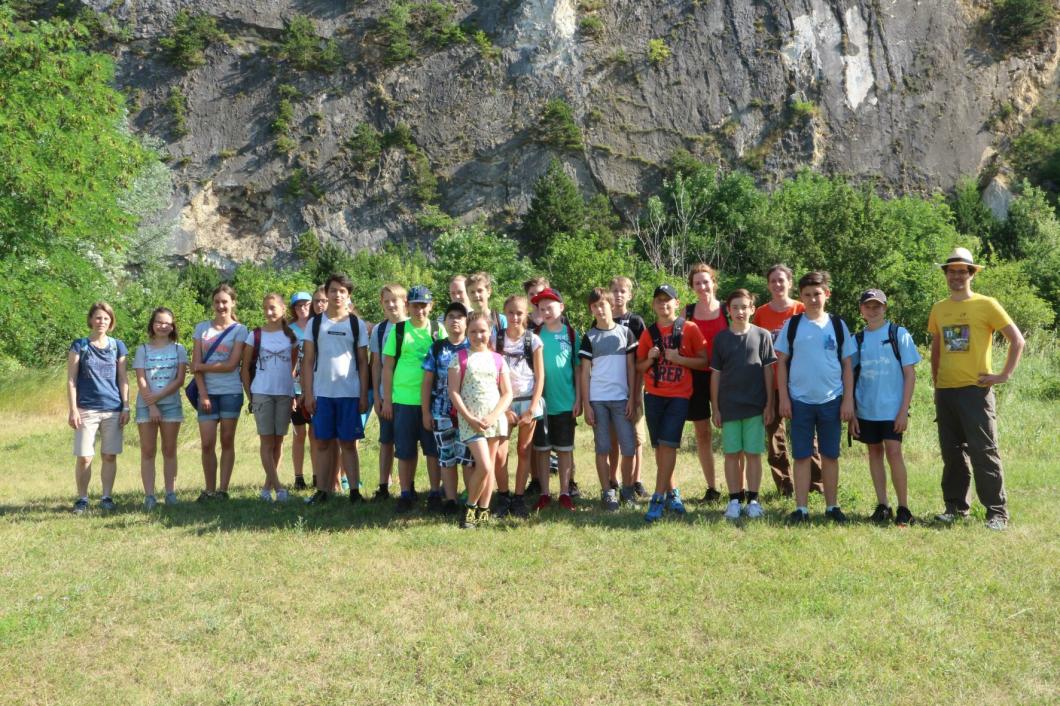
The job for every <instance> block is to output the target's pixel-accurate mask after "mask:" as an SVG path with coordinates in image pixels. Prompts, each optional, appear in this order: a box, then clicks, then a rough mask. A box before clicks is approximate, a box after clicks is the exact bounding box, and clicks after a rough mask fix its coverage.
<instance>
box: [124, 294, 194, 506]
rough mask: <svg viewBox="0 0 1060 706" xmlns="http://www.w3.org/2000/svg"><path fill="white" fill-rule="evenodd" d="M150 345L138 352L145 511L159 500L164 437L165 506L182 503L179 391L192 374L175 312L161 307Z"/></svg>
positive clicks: (138, 411)
mask: <svg viewBox="0 0 1060 706" xmlns="http://www.w3.org/2000/svg"><path fill="white" fill-rule="evenodd" d="M147 335H148V341H147V343H144V344H142V345H141V346H140V347H139V348H137V349H136V356H135V357H134V359H133V370H135V371H136V387H137V389H138V390H139V394H138V395H137V397H136V425H137V428H138V429H139V431H140V477H141V478H142V479H143V483H144V509H146V510H153V509H154V508H155V506H156V505H157V504H158V500H157V499H156V498H155V454H156V452H157V450H158V436H159V434H160V433H161V435H162V476H163V478H164V479H165V484H166V505H176V504H177V494H176V492H175V490H174V487H173V485H174V483H175V482H176V479H177V434H178V433H179V432H180V424H181V422H183V421H184V407H183V405H182V404H181V401H180V388H182V387H184V377H185V375H186V373H187V370H188V352H187V351H186V350H185V349H184V346H182V345H180V344H179V343H177V342H176V341H177V325H176V323H175V322H174V321H173V312H172V311H170V310H169V309H167V308H166V307H164V306H160V307H158V308H157V309H155V310H154V311H152V312H151V320H150V321H149V322H148V323H147Z"/></svg>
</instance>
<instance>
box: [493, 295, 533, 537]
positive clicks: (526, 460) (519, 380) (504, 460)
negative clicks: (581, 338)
mask: <svg viewBox="0 0 1060 706" xmlns="http://www.w3.org/2000/svg"><path fill="white" fill-rule="evenodd" d="M528 309H529V304H528V301H527V298H526V297H523V296H518V295H514V296H511V297H508V299H507V300H506V301H505V302H504V313H505V314H506V315H507V317H508V328H507V329H505V334H504V339H503V341H502V342H501V352H502V354H503V355H504V360H505V362H506V363H507V364H508V367H509V369H510V371H511V372H510V375H511V383H512V397H513V399H512V406H511V407H510V408H509V409H508V411H507V412H506V413H505V416H506V417H507V419H508V428H509V429H515V428H518V429H519V436H518V440H517V442H516V449H517V458H518V463H519V465H518V466H517V467H516V471H515V496H514V497H513V496H512V494H511V492H510V491H509V490H508V440H509V437H508V436H503V437H501V440H500V443H499V444H498V445H497V469H496V478H497V504H496V508H495V510H494V515H495V516H497V517H504V516H505V515H506V514H508V513H509V512H510V513H511V514H512V515H514V516H516V517H527V516H529V514H530V512H529V510H528V509H527V507H526V501H525V498H524V493H525V492H526V481H527V478H528V477H529V476H530V459H531V457H532V456H533V454H534V450H533V444H532V442H533V439H534V429H535V428H536V427H537V420H538V419H540V418H541V416H542V415H543V414H544V406H543V405H542V403H541V396H542V394H543V393H544V389H545V359H544V354H543V353H542V352H541V345H542V343H541V337H540V336H538V335H537V334H536V333H531V332H530V331H528V330H527V328H526V324H527V321H528V319H529V311H528Z"/></svg>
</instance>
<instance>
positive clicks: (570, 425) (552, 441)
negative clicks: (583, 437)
mask: <svg viewBox="0 0 1060 706" xmlns="http://www.w3.org/2000/svg"><path fill="white" fill-rule="evenodd" d="M533 444H534V450H535V451H550V450H553V449H554V450H556V451H573V450H574V413H573V412H561V413H560V414H546V415H545V423H544V424H540V423H538V425H537V427H536V428H535V429H534V439H533Z"/></svg>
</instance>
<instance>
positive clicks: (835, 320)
mask: <svg viewBox="0 0 1060 706" xmlns="http://www.w3.org/2000/svg"><path fill="white" fill-rule="evenodd" d="M828 318H829V320H831V322H832V331H833V332H834V333H835V353H836V358H837V359H838V360H839V369H840V370H842V369H843V344H844V343H845V342H846V336H844V335H843V320H842V319H841V318H839V317H838V316H836V315H835V314H828ZM800 321H802V314H801V313H799V314H795V316H792V317H791V320H790V321H788V370H791V359H792V358H794V357H795V330H796V329H798V328H799V322H800Z"/></svg>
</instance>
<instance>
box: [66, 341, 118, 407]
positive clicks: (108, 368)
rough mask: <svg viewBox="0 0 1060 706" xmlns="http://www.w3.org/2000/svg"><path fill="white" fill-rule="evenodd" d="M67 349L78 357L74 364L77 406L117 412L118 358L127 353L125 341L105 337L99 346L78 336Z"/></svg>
mask: <svg viewBox="0 0 1060 706" xmlns="http://www.w3.org/2000/svg"><path fill="white" fill-rule="evenodd" d="M70 352H71V353H76V354H77V355H78V356H79V360H78V366H77V408H78V409H87V410H92V411H94V412H120V411H121V392H120V391H119V390H118V360H120V359H121V358H124V357H126V356H127V355H128V354H129V351H128V349H127V348H126V347H125V344H124V343H122V342H121V341H119V340H118V339H116V338H111V337H110V336H106V337H105V342H104V345H103V347H102V348H96V347H95V346H93V345H92V344H91V343H89V340H88V338H79V339H77V340H76V341H74V342H73V343H72V344H70Z"/></svg>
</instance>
